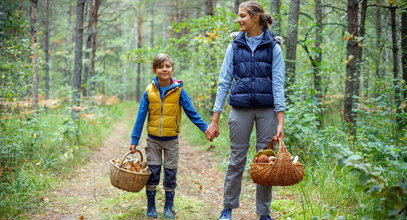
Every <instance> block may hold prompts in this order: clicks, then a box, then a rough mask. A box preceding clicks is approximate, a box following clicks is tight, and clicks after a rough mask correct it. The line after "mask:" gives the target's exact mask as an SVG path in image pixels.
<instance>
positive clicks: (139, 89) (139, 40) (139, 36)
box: [136, 14, 143, 102]
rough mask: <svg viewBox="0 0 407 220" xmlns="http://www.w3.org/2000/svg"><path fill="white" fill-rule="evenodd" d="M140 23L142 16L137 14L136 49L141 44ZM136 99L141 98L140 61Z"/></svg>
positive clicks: (141, 23)
mask: <svg viewBox="0 0 407 220" xmlns="http://www.w3.org/2000/svg"><path fill="white" fill-rule="evenodd" d="M142 25H143V18H142V17H141V15H140V14H139V15H138V16H137V49H140V48H141V45H142V42H141V40H142V34H143V33H142V29H141V28H142ZM136 100H137V102H140V100H141V62H138V63H137V81H136Z"/></svg>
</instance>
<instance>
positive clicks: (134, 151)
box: [129, 144, 137, 154]
mask: <svg viewBox="0 0 407 220" xmlns="http://www.w3.org/2000/svg"><path fill="white" fill-rule="evenodd" d="M136 148H137V146H136V145H134V144H132V145H130V148H129V150H130V151H131V153H132V154H134V153H136Z"/></svg>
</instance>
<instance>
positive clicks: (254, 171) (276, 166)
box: [250, 139, 304, 186]
mask: <svg viewBox="0 0 407 220" xmlns="http://www.w3.org/2000/svg"><path fill="white" fill-rule="evenodd" d="M278 143H279V146H280V147H279V149H278V153H277V158H276V160H275V161H274V163H252V164H251V165H250V177H251V178H252V180H253V182H254V183H257V184H261V185H265V186H291V185H295V184H297V183H299V182H301V180H302V179H303V177H304V165H302V164H301V163H300V162H296V163H295V164H293V163H292V161H291V154H290V152H288V151H287V148H286V146H285V144H284V142H283V140H281V139H279V141H278ZM268 148H270V149H273V148H274V141H271V143H270V144H269V146H268Z"/></svg>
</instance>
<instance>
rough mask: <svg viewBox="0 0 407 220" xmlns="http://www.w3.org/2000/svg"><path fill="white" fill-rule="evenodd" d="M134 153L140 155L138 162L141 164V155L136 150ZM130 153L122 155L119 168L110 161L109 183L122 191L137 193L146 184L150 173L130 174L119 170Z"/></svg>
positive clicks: (121, 169)
mask: <svg viewBox="0 0 407 220" xmlns="http://www.w3.org/2000/svg"><path fill="white" fill-rule="evenodd" d="M136 152H137V153H138V154H139V155H140V162H143V154H142V153H141V151H139V150H136ZM130 153H131V152H128V153H127V154H126V155H124V157H123V159H122V161H121V163H120V166H117V165H115V164H114V162H113V160H110V183H111V184H112V185H113V186H115V187H117V188H119V189H122V190H126V191H129V192H139V191H140V190H141V189H143V187H144V186H145V185H146V184H147V181H148V179H149V178H150V175H151V172H150V171H149V170H148V173H141V172H131V171H128V170H125V169H123V168H121V167H122V166H123V162H124V160H125V159H126V157H127V156H128V155H129V154H130Z"/></svg>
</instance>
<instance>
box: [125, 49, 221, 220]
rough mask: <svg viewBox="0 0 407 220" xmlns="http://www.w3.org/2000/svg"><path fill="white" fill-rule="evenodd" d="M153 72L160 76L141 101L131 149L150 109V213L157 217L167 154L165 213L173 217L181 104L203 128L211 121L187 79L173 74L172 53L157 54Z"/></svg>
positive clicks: (148, 190)
mask: <svg viewBox="0 0 407 220" xmlns="http://www.w3.org/2000/svg"><path fill="white" fill-rule="evenodd" d="M153 72H154V74H155V75H156V77H155V78H154V79H153V82H152V83H151V84H150V85H149V86H147V88H146V91H145V92H144V94H143V97H142V98H141V101H140V106H139V110H138V114H137V120H136V123H135V125H134V128H133V132H132V134H131V145H130V151H132V152H134V150H135V149H136V146H137V145H138V144H139V140H140V136H141V132H142V130H143V124H144V121H145V119H146V115H147V112H148V121H147V133H148V138H147V146H146V148H145V150H146V156H147V164H148V166H149V169H150V171H151V176H150V179H149V180H148V182H147V185H146V194H147V216H148V217H152V218H157V212H156V209H155V195H156V187H157V185H158V184H159V181H160V173H161V165H162V164H163V163H162V158H163V156H164V164H163V166H164V182H163V185H164V187H163V188H164V190H165V205H164V216H165V217H166V218H170V219H173V218H174V215H173V212H172V209H173V205H174V195H175V188H176V186H177V183H176V174H177V167H178V158H179V145H178V134H179V133H180V128H181V127H180V125H181V107H182V108H183V109H184V111H185V113H186V115H187V116H188V117H189V119H190V120H191V121H192V122H193V123H194V124H195V125H196V126H197V127H198V128H199V129H200V130H201V131H202V132H205V131H206V130H207V128H208V124H207V123H206V122H205V121H203V120H202V118H201V116H200V115H199V114H198V113H197V112H196V110H195V108H194V106H193V104H192V102H191V100H190V98H189V96H188V94H187V93H186V92H185V90H184V89H183V88H182V86H183V82H182V81H178V80H176V79H175V78H172V73H173V72H174V64H173V61H172V58H171V57H170V56H169V55H167V54H164V53H160V54H158V55H157V56H155V57H154V60H153ZM206 135H207V138H208V139H209V138H213V137H211V136H212V135H210V134H209V133H206Z"/></svg>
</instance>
